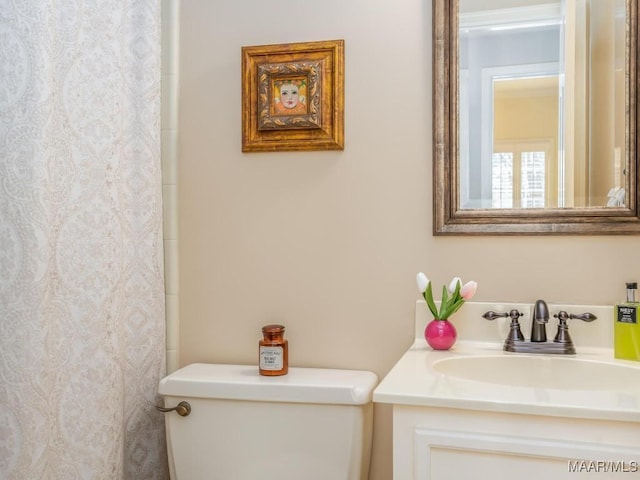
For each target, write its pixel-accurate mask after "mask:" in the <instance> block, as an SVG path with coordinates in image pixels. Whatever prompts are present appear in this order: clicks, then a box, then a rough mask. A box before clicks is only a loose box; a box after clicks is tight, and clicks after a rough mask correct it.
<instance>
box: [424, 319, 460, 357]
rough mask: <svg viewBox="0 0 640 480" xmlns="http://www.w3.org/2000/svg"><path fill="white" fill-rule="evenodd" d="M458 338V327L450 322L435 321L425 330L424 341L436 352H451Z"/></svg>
mask: <svg viewBox="0 0 640 480" xmlns="http://www.w3.org/2000/svg"><path fill="white" fill-rule="evenodd" d="M457 337H458V332H456V327H454V326H453V324H452V323H451V322H450V321H448V320H438V319H433V320H431V321H430V322H429V323H427V327H426V328H425V329H424V339H425V340H426V341H427V343H428V344H429V346H430V347H431V348H433V349H434V350H449V349H450V348H451V347H453V344H454V343H456V338H457Z"/></svg>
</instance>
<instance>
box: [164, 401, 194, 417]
mask: <svg viewBox="0 0 640 480" xmlns="http://www.w3.org/2000/svg"><path fill="white" fill-rule="evenodd" d="M156 409H157V410H158V411H160V412H162V413H168V412H173V411H174V410H175V411H176V413H177V414H178V415H180V416H181V417H186V416H187V415H189V414H190V413H191V405H189V402H184V401H182V402H180V403H179V404H178V405H176V406H175V407H170V408H165V407H159V406H157V405H156Z"/></svg>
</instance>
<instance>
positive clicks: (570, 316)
mask: <svg viewBox="0 0 640 480" xmlns="http://www.w3.org/2000/svg"><path fill="white" fill-rule="evenodd" d="M554 317H555V318H557V319H558V320H560V322H561V323H562V322H566V321H567V320H574V319H575V320H582V321H584V322H593V321H594V320H597V319H598V317H596V316H595V315H594V314H593V313H591V312H586V313H579V314H575V313H567V312H565V311H564V310H561V311H559V312H558V313H556V314H555V315H554Z"/></svg>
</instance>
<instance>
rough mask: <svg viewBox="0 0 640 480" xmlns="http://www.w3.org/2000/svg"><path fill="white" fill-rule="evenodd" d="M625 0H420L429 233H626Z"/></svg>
mask: <svg viewBox="0 0 640 480" xmlns="http://www.w3.org/2000/svg"><path fill="white" fill-rule="evenodd" d="M638 1H639V0H491V1H484V2H478V1H477V0H433V135H434V141H433V162H434V164H433V165H434V170H433V173H434V176H433V178H434V191H433V193H434V228H433V231H434V234H435V235H462V234H485V235H486V234H638V233H640V209H639V208H640V205H639V201H638V191H637V189H638V185H640V183H639V182H638V161H637V158H636V152H637V149H636V138H637V98H636V97H637V91H638V90H637V82H638V66H637V58H636V57H637V53H638V31H637V26H638Z"/></svg>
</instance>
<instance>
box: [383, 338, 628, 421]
mask: <svg viewBox="0 0 640 480" xmlns="http://www.w3.org/2000/svg"><path fill="white" fill-rule="evenodd" d="M477 355H483V356H486V355H491V356H502V355H504V356H509V355H516V356H523V355H526V354H522V353H510V352H504V351H503V350H502V344H501V343H492V342H475V341H460V340H458V342H457V343H456V345H455V346H454V347H453V348H452V349H451V350H449V351H434V350H432V349H431V348H430V347H429V346H428V345H427V344H426V342H425V341H424V339H420V338H417V339H416V340H415V342H414V344H413V345H412V346H411V347H410V348H409V350H407V352H406V353H405V354H404V355H403V356H402V357H401V358H400V360H399V361H398V362H397V363H396V365H395V366H394V367H393V368H392V369H391V371H390V372H389V373H388V374H387V375H386V376H385V377H384V378H383V379H382V381H381V382H380V384H379V385H378V387H377V388H376V389H375V390H374V393H373V400H374V402H378V403H391V404H396V405H413V406H427V407H448V408H461V409H470V410H483V411H492V412H504V413H523V414H539V415H551V416H562V417H574V418H587V419H598V420H620V421H632V422H640V382H638V383H635V384H631V385H624V386H622V387H619V388H618V387H616V388H609V387H607V388H601V387H600V386H599V385H598V379H597V378H590V379H589V380H588V381H587V382H586V383H585V385H584V388H577V389H567V388H540V387H539V386H537V385H536V384H535V379H532V380H531V383H530V384H529V383H528V380H527V378H528V377H527V372H526V371H523V372H522V381H519V382H518V385H517V386H514V385H505V384H500V383H489V382H486V381H476V380H469V379H464V378H460V377H454V376H451V375H447V374H443V373H440V372H438V371H436V370H435V369H434V368H433V365H434V363H435V362H437V361H439V360H442V359H446V358H452V357H462V356H477ZM552 356H553V357H559V355H552ZM560 357H570V358H572V359H578V360H581V359H584V360H590V361H597V362H605V363H611V364H615V365H620V366H625V367H631V368H638V370H639V372H640V362H632V361H624V360H616V359H614V358H613V352H612V350H611V349H605V348H595V347H593V348H581V349H579V352H578V354H576V355H570V356H569V355H560ZM633 373H635V372H633ZM588 383H589V384H588Z"/></svg>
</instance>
